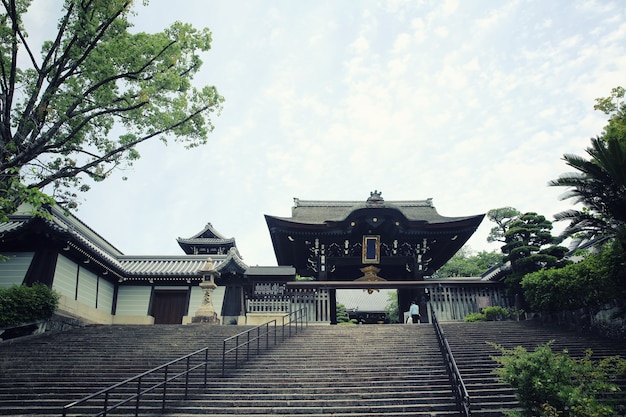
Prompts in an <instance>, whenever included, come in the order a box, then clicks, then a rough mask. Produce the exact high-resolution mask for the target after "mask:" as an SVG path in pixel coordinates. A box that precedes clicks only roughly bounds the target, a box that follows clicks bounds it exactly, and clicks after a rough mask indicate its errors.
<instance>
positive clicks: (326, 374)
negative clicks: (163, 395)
mask: <svg viewBox="0 0 626 417" xmlns="http://www.w3.org/2000/svg"><path fill="white" fill-rule="evenodd" d="M168 415H171V416H177V417H195V416H199V415H208V416H214V417H217V416H235V415H236V416H255V417H267V416H275V415H285V416H287V415H289V416H298V415H307V416H314V417H322V416H324V417H326V416H366V417H367V416H381V415H384V416H457V415H458V411H457V408H456V405H455V402H454V397H453V395H452V390H451V387H450V382H449V379H448V375H447V373H446V371H445V367H444V364H443V359H442V355H441V352H440V351H439V347H438V344H437V339H436V336H435V333H434V330H433V328H432V326H430V325H423V326H422V325H420V326H416V325H363V326H317V325H311V326H309V327H308V328H307V329H306V330H305V331H304V332H303V333H302V334H301V335H299V336H297V337H295V338H292V339H289V340H287V341H285V342H284V343H283V344H281V345H280V347H278V348H277V349H274V350H272V351H270V352H268V353H267V354H265V355H263V357H262V358H259V359H258V360H255V361H253V362H251V363H249V364H247V365H246V366H245V367H243V368H241V369H238V370H235V371H233V372H230V373H229V374H228V376H227V377H226V378H216V379H212V380H211V381H210V382H209V386H208V389H207V394H205V395H203V396H201V397H199V398H197V399H195V400H193V401H187V402H185V403H184V404H180V405H179V406H178V407H175V408H170V410H169V414H168Z"/></svg>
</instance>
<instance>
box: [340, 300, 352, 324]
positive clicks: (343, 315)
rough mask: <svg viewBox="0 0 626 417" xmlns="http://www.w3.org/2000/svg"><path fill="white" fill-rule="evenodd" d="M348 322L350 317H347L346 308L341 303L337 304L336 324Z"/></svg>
mask: <svg viewBox="0 0 626 417" xmlns="http://www.w3.org/2000/svg"><path fill="white" fill-rule="evenodd" d="M349 322H350V316H349V315H348V310H347V309H346V306H345V305H343V304H341V303H337V323H349Z"/></svg>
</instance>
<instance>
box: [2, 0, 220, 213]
mask: <svg viewBox="0 0 626 417" xmlns="http://www.w3.org/2000/svg"><path fill="white" fill-rule="evenodd" d="M132 3H133V2H132V0H108V1H98V0H83V1H78V0H65V1H64V3H63V9H62V11H61V14H60V19H59V22H58V25H57V28H58V30H57V32H56V33H51V36H50V40H49V41H47V42H45V43H44V44H43V45H32V44H31V43H30V42H29V39H28V37H27V28H25V27H24V24H23V16H24V14H25V13H26V12H27V11H28V9H29V7H30V6H31V0H3V1H2V6H3V7H4V11H3V12H4V13H2V14H1V15H0V220H3V218H6V215H7V214H9V213H12V212H13V211H14V210H15V209H16V207H17V206H18V205H19V204H21V203H22V202H25V201H28V202H31V203H34V204H35V205H39V204H41V203H44V202H50V201H51V199H50V198H48V197H46V195H44V194H43V192H42V191H40V190H43V189H44V188H45V187H49V188H51V190H50V191H48V194H51V195H52V196H53V197H54V199H55V200H56V201H57V202H59V203H62V204H65V205H66V206H68V207H72V206H74V205H76V203H77V199H78V194H77V193H79V192H82V191H86V190H87V189H88V188H89V184H88V183H87V181H86V180H87V179H90V180H93V181H102V180H104V179H105V178H106V177H107V176H108V175H109V174H110V173H111V172H112V171H113V170H115V169H117V168H124V167H128V166H129V165H132V162H133V161H134V160H136V159H137V158H139V153H138V151H137V145H138V144H140V143H142V142H144V141H146V140H149V139H152V138H159V139H161V140H162V141H164V142H166V141H168V140H175V141H179V142H182V143H184V144H185V146H186V147H194V146H197V145H200V144H204V143H206V141H207V134H208V133H209V132H210V131H212V130H213V125H212V123H211V120H210V118H209V114H210V113H211V112H219V110H220V109H221V104H222V102H223V98H222V97H221V96H220V95H219V94H218V93H217V90H216V89H215V87H213V86H205V87H202V88H196V87H194V86H192V83H191V81H192V79H193V76H194V75H195V74H196V73H197V72H198V70H199V68H200V66H201V64H202V62H201V59H200V56H199V53H200V52H202V51H207V50H209V49H210V45H211V33H210V31H209V30H208V29H202V30H198V29H195V28H193V27H192V26H190V25H189V24H184V23H180V22H176V23H173V24H172V25H171V26H170V27H169V28H167V29H165V30H164V31H162V32H159V33H154V34H148V33H144V32H139V33H131V32H130V29H131V26H132V25H131V23H130V21H129V16H130V15H131V13H132V10H131V6H132ZM37 50H40V51H41V53H40V54H38V53H37ZM46 190H47V188H46Z"/></svg>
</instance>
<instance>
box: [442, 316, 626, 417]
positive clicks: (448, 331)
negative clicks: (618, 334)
mask: <svg viewBox="0 0 626 417" xmlns="http://www.w3.org/2000/svg"><path fill="white" fill-rule="evenodd" d="M442 329H443V331H444V333H445V335H446V338H447V340H448V344H449V345H450V349H451V350H452V354H453V355H454V358H455V361H456V363H457V366H458V368H459V371H460V372H461V375H462V377H463V381H464V382H465V385H466V388H467V390H468V392H469V395H470V398H471V409H472V415H473V416H474V417H501V416H504V415H505V414H504V413H505V412H506V411H511V410H515V409H518V408H519V403H518V402H517V400H516V399H515V393H514V391H513V389H512V388H511V387H510V386H508V385H507V384H504V383H502V382H500V381H498V379H497V377H496V375H495V374H494V373H493V370H494V369H495V368H496V366H497V364H496V363H495V361H494V360H493V359H492V358H491V357H492V356H495V355H498V354H499V352H498V351H497V350H496V349H494V348H493V347H492V346H490V345H488V344H487V343H486V342H493V343H496V344H498V345H501V346H503V347H504V348H506V349H512V348H514V347H515V346H523V347H524V348H525V349H526V350H528V351H529V352H532V351H534V350H535V348H536V347H537V346H539V345H542V344H545V343H548V342H550V341H554V343H553V345H552V351H553V352H561V351H563V350H564V349H566V350H567V351H568V352H569V354H570V356H572V357H582V356H584V354H585V351H586V350H587V349H591V350H592V351H593V356H592V359H594V360H598V359H602V358H604V357H607V356H614V355H619V356H621V357H623V358H626V341H619V340H607V339H601V338H597V337H592V336H591V335H586V334H579V333H575V332H571V331H567V330H562V329H558V328H555V327H552V326H542V325H541V324H540V323H538V322H537V321H520V322H514V321H501V322H478V323H464V322H446V323H442ZM618 382H619V384H620V386H621V387H622V390H623V391H624V392H626V380H620V381H618ZM625 411H626V410H625Z"/></svg>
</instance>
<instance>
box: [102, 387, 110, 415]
mask: <svg viewBox="0 0 626 417" xmlns="http://www.w3.org/2000/svg"><path fill="white" fill-rule="evenodd" d="M108 409H109V391H107V392H106V393H105V394H104V410H102V416H103V417H107V411H108Z"/></svg>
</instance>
